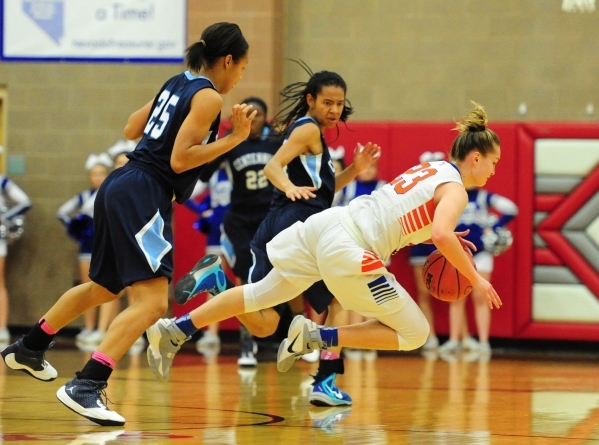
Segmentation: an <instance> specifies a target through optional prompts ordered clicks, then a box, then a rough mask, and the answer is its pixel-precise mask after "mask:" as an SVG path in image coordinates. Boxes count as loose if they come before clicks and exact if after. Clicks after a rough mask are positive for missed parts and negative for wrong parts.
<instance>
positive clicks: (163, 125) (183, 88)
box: [127, 71, 220, 203]
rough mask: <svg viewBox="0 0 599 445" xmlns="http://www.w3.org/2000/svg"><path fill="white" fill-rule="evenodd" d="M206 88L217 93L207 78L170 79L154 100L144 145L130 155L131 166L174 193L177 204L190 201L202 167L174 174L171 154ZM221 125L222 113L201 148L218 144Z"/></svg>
mask: <svg viewBox="0 0 599 445" xmlns="http://www.w3.org/2000/svg"><path fill="white" fill-rule="evenodd" d="M204 88H212V89H214V85H213V84H212V82H211V81H210V80H209V79H208V78H206V77H204V76H194V75H192V74H191V73H190V72H189V71H185V72H183V73H181V74H178V75H176V76H174V77H172V78H171V79H169V80H168V81H167V82H166V83H165V84H164V86H163V87H162V89H161V90H160V92H159V93H158V95H157V96H156V99H154V104H153V105H152V112H151V113H150V117H149V119H148V122H147V124H146V127H145V129H144V135H143V137H142V139H141V141H139V144H137V148H136V149H135V150H134V151H132V152H131V153H128V154H127V157H128V158H129V159H130V160H131V164H132V166H134V167H138V168H141V169H143V170H146V171H148V172H149V173H150V174H152V176H154V177H155V178H157V179H158V180H160V182H161V183H162V184H163V186H165V187H167V188H169V189H172V191H173V193H174V196H175V200H176V201H177V202H178V203H183V202H185V201H186V200H187V199H189V196H190V195H191V192H192V191H193V188H194V186H195V184H196V182H197V180H198V178H199V176H200V173H201V171H202V169H203V166H199V167H196V168H192V169H190V170H187V171H184V172H183V173H175V172H174V171H173V169H172V168H171V154H172V152H173V146H174V144H175V138H176V137H177V132H178V131H179V128H181V124H182V123H183V121H184V120H185V118H186V117H187V115H188V114H189V110H190V108H191V100H192V99H193V96H194V95H195V94H196V93H197V92H198V91H200V90H202V89H204ZM219 123H220V113H219V114H218V116H217V117H216V119H215V120H214V122H213V123H212V125H211V126H210V130H209V131H208V134H207V135H206V137H205V138H204V140H203V141H202V144H209V143H211V142H214V141H215V140H216V138H217V136H218V126H219Z"/></svg>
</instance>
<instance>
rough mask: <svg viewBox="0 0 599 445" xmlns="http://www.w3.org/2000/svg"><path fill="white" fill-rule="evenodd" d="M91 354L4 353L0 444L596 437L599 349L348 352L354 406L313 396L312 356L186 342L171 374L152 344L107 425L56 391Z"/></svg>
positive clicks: (125, 371) (125, 378) (121, 385)
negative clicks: (47, 368) (28, 369)
mask: <svg viewBox="0 0 599 445" xmlns="http://www.w3.org/2000/svg"><path fill="white" fill-rule="evenodd" d="M189 346H192V345H189ZM89 356H90V353H85V352H81V351H79V350H77V349H76V348H74V347H72V346H71V347H69V346H68V345H67V346H64V345H63V346H62V347H59V348H54V349H52V350H50V351H49V352H48V353H47V359H48V360H49V361H50V362H51V363H52V364H53V365H54V366H55V367H56V368H57V370H58V372H59V377H58V379H57V380H55V381H54V382H49V383H46V382H40V381H37V380H35V379H33V378H31V377H28V376H26V375H25V374H22V373H19V372H15V371H12V370H9V369H7V368H6V366H4V364H2V363H0V416H1V420H0V443H2V442H4V443H7V444H8V443H10V444H21V443H22V444H29V443H32V442H34V441H35V442H40V443H42V444H48V445H49V444H108V443H110V444H132V443H142V444H143V443H147V444H175V445H185V444H201V443H204V444H219V445H234V444H239V445H241V444H260V445H271V444H352V445H356V444H376V445H379V444H477V445H478V444H500V445H503V444H529V445H541V444H543V445H544V444H552V445H553V444H554V445H561V444H566V445H569V444H593V443H597V444H599V378H598V377H599V362H598V361H597V357H579V356H574V357H565V358H564V357H554V358H548V357H545V356H541V355H539V354H536V355H533V356H531V357H528V356H523V355H522V354H520V355H516V356H514V355H509V354H499V353H496V354H494V356H493V357H492V358H491V359H490V360H480V359H478V357H477V356H476V355H468V354H466V355H462V356H454V357H450V359H449V360H448V359H447V357H445V359H443V358H440V357H438V356H436V355H435V354H433V355H429V356H428V357H423V356H422V355H420V354H417V353H413V354H405V353H404V354H401V353H387V354H379V357H378V358H377V359H376V360H371V361H367V360H346V362H345V366H346V369H345V374H344V375H341V376H338V379H337V382H338V384H339V386H340V387H341V388H343V389H344V390H345V391H347V392H348V393H349V394H350V395H351V396H352V397H353V400H354V404H353V406H352V407H351V408H318V407H313V406H311V405H310V404H309V403H308V394H309V389H310V387H311V386H310V384H309V383H310V378H309V375H310V374H311V373H312V374H313V373H314V372H315V371H316V364H309V363H306V362H303V361H300V362H298V363H297V364H296V365H294V367H293V368H292V369H291V370H290V371H289V372H287V373H279V372H277V370H276V366H275V363H274V353H259V357H260V358H261V362H260V364H259V365H258V367H257V369H255V370H241V369H239V368H238V366H237V363H236V360H237V351H236V350H235V349H233V350H229V351H227V350H226V348H225V350H224V351H222V353H221V355H219V356H217V357H215V358H212V359H208V358H205V357H203V356H202V355H200V354H198V353H197V352H195V350H194V349H192V348H185V349H184V350H182V351H181V352H180V353H179V355H177V357H176V359H175V366H174V367H173V369H172V371H171V378H170V381H169V382H166V383H164V382H158V381H156V380H155V379H154V377H153V375H152V373H151V371H150V370H149V369H148V366H147V363H146V356H145V349H144V350H143V351H142V352H141V353H139V354H137V355H135V354H130V355H127V356H126V357H125V358H124V359H123V360H122V361H121V362H120V363H119V364H118V367H117V369H116V370H115V372H114V374H113V376H112V377H111V379H110V384H109V387H108V389H107V394H108V397H109V398H110V400H111V401H112V402H114V405H109V406H111V407H112V408H113V409H115V410H117V411H118V412H119V413H120V414H121V415H123V416H124V417H125V418H126V419H127V423H126V424H125V426H124V427H110V428H109V427H100V426H97V425H95V424H93V423H91V422H89V421H87V420H86V419H84V418H82V417H79V416H77V415H75V414H74V413H73V412H71V411H70V410H68V409H67V408H65V407H64V406H63V405H62V404H61V403H60V402H59V401H58V400H57V399H56V397H55V392H56V390H57V389H58V388H59V387H60V386H61V385H62V384H63V383H64V382H65V381H67V380H69V379H70V378H72V376H73V373H74V372H75V371H77V370H80V369H81V367H82V366H83V364H84V363H85V362H86V361H87V359H88V358H89Z"/></svg>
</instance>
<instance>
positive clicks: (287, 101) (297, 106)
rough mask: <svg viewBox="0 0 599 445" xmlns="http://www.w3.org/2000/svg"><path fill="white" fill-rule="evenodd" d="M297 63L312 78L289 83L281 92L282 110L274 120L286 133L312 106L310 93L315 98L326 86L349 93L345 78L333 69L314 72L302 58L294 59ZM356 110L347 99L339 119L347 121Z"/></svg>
mask: <svg viewBox="0 0 599 445" xmlns="http://www.w3.org/2000/svg"><path fill="white" fill-rule="evenodd" d="M291 61H292V62H295V63H297V64H298V65H299V66H300V67H301V68H303V70H304V71H305V72H306V73H308V75H309V76H310V79H308V81H307V82H294V83H292V84H289V85H287V86H286V87H285V88H283V89H282V90H281V92H280V95H281V97H282V100H281V105H282V109H281V111H280V112H279V113H278V114H277V115H276V116H275V118H274V122H275V124H276V125H277V126H278V130H279V131H280V132H281V133H282V134H285V132H286V131H287V129H288V128H289V126H290V125H291V123H292V122H293V121H295V120H296V119H299V118H300V117H304V116H305V115H306V113H307V112H308V110H309V109H310V106H309V105H308V99H307V97H308V94H310V95H311V96H312V97H313V98H314V99H316V96H317V95H318V93H320V92H321V91H322V88H323V87H325V86H336V87H340V88H341V89H342V90H343V92H344V93H347V84H346V83H345V81H344V80H343V78H342V77H341V76H340V75H339V74H337V73H334V72H331V71H320V72H318V73H313V72H312V70H311V69H310V67H309V66H308V65H307V64H306V63H305V62H304V61H302V60H300V61H297V60H292V59H291ZM353 112H354V109H353V108H352V106H351V103H350V102H349V100H347V99H345V105H344V107H343V111H342V112H341V117H340V118H339V120H340V121H341V122H345V121H347V119H348V117H349V116H350V115H351V114H352V113H353Z"/></svg>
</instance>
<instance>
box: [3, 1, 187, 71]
mask: <svg viewBox="0 0 599 445" xmlns="http://www.w3.org/2000/svg"><path fill="white" fill-rule="evenodd" d="M0 14H2V17H1V20H0V26H1V27H2V29H1V33H0V36H1V38H2V42H1V54H0V56H1V57H2V59H4V60H13V61H57V60H60V61H84V62H125V61H127V62H164V63H181V62H182V61H183V53H184V51H185V48H186V47H187V40H186V34H187V31H186V26H187V2H186V0H114V1H112V0H84V1H83V0H0Z"/></svg>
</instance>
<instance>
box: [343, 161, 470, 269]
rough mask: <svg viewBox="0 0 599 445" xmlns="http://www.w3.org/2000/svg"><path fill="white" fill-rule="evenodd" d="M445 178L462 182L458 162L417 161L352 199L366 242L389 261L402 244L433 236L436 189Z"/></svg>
mask: <svg viewBox="0 0 599 445" xmlns="http://www.w3.org/2000/svg"><path fill="white" fill-rule="evenodd" d="M446 182H457V183H459V184H462V185H463V183H462V178H461V176H460V172H459V171H458V169H457V167H456V166H455V165H453V164H451V163H449V162H445V161H437V162H426V163H424V164H420V165H417V166H415V167H412V168H410V169H409V170H407V171H405V172H404V173H402V174H401V175H399V176H398V177H397V178H395V179H394V180H393V181H391V182H390V183H389V184H386V185H385V186H383V187H381V188H380V189H378V190H376V191H374V192H373V193H371V194H370V195H364V196H360V197H358V198H356V199H354V200H353V201H351V202H350V203H349V215H350V217H351V219H352V221H353V222H354V224H355V225H356V226H357V227H358V228H359V229H360V231H361V232H362V236H363V238H364V241H365V242H366V243H367V245H368V246H369V247H370V248H371V249H372V251H373V252H374V253H375V254H376V255H377V256H378V257H379V258H380V259H382V260H383V261H386V260H387V259H388V258H389V257H390V256H391V255H392V254H393V253H394V252H396V251H397V250H399V249H401V248H402V247H405V246H408V245H413V244H419V243H421V242H423V241H426V240H428V239H430V237H431V227H432V222H433V215H434V213H435V203H434V196H435V190H436V188H437V186H439V185H440V184H444V183H446Z"/></svg>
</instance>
